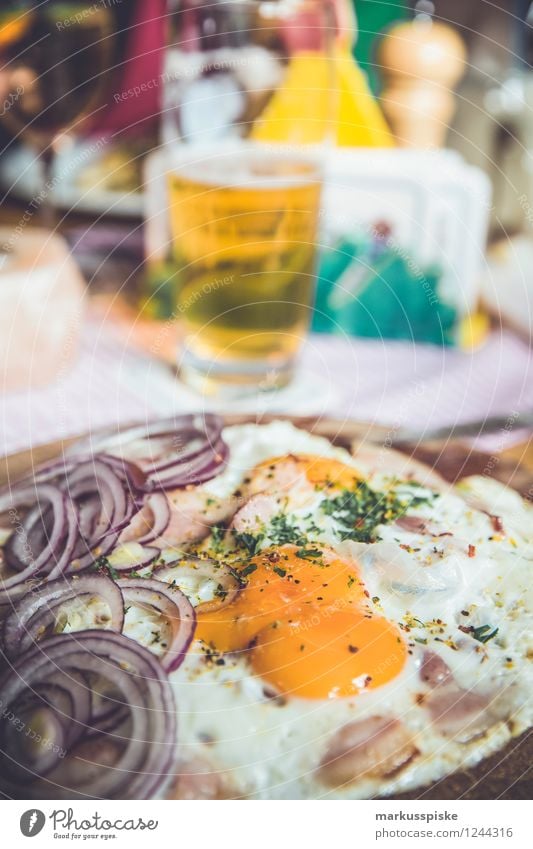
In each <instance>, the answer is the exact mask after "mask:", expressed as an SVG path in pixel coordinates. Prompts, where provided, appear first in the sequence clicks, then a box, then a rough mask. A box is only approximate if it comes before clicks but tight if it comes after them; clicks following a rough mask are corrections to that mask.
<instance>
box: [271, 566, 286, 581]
mask: <svg viewBox="0 0 533 849" xmlns="http://www.w3.org/2000/svg"><path fill="white" fill-rule="evenodd" d="M273 571H274V572H275V573H276V575H279V576H280V578H284V577H285V575H286V574H287V570H286V569H281V568H280V567H279V566H274V569H273Z"/></svg>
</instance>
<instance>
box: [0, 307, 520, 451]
mask: <svg viewBox="0 0 533 849" xmlns="http://www.w3.org/2000/svg"><path fill="white" fill-rule="evenodd" d="M0 405H1V416H0V437H1V448H2V453H12V452H15V451H18V450H21V449H24V448H27V447H29V446H30V445H36V444H42V443H46V442H50V441H53V440H56V439H59V438H62V437H66V436H70V435H74V434H77V433H81V432H85V431H87V430H89V429H91V430H92V429H96V428H99V427H105V426H110V425H111V426H113V425H116V424H117V423H119V422H122V423H125V422H130V421H132V420H143V419H145V418H153V417H155V416H157V415H165V414H169V413H171V412H174V411H186V410H193V409H205V408H207V407H208V404H207V402H206V400H205V399H204V398H201V397H199V396H195V395H194V394H192V393H191V392H189V391H186V390H184V389H183V388H182V387H181V386H180V384H179V383H178V381H177V380H176V378H175V377H174V375H173V374H172V372H171V370H170V368H168V367H167V366H166V365H164V364H162V363H161V362H159V361H157V360H154V359H153V358H151V357H149V356H148V355H147V354H145V353H144V352H142V351H140V350H138V349H136V348H134V347H132V346H131V344H129V343H128V342H127V341H125V339H124V337H123V336H120V335H118V334H117V333H114V332H113V330H112V329H111V328H110V327H109V325H101V324H98V323H94V322H93V323H88V324H87V325H86V326H85V328H84V331H83V338H82V344H81V352H80V355H79V357H78V359H77V360H76V362H75V364H74V365H73V366H72V368H71V369H70V371H69V372H68V373H67V374H65V375H63V376H62V378H61V380H59V381H58V382H57V383H55V384H54V385H52V386H49V387H47V388H44V389H38V390H32V391H21V392H18V393H15V394H11V395H4V396H3V397H1V399H0ZM250 408H251V409H252V410H257V409H261V410H270V411H279V412H287V413H291V414H298V413H301V414H314V413H322V414H329V415H331V416H335V417H349V418H357V419H364V420H373V421H377V422H380V423H383V424H387V425H390V426H391V427H395V428H398V427H404V426H408V427H415V428H419V429H421V430H422V429H424V428H428V427H436V426H440V425H445V424H452V423H454V422H466V421H469V420H475V419H479V418H483V417H484V416H487V415H494V414H502V415H504V416H509V417H510V422H511V425H512V419H513V416H514V414H515V413H516V412H519V411H521V410H525V409H533V352H532V351H531V350H530V349H529V347H528V346H527V345H525V344H524V343H523V342H522V341H520V340H519V339H518V338H517V337H515V336H514V335H512V334H511V333H510V332H507V331H504V332H494V333H493V334H492V335H491V336H490V337H489V338H488V340H487V341H486V343H485V344H484V345H483V346H482V347H481V348H479V349H478V350H476V351H473V352H468V353H466V352H461V351H457V350H451V349H441V348H437V347H430V346H421V345H413V344H409V343H404V342H382V341H378V340H361V339H342V338H337V337H331V336H318V335H315V336H311V337H310V338H309V340H308V341H307V343H306V346H305V348H304V350H303V352H302V356H301V363H300V369H299V376H298V379H297V381H296V382H295V385H294V387H293V388H292V389H290V390H285V391H283V392H279V393H275V394H272V393H270V394H268V393H265V394H264V395H262V396H261V398H260V399H259V400H258V401H257V402H255V403H254V404H251V403H250V402H248V403H247V404H242V403H241V404H240V405H239V407H238V408H236V407H235V405H233V406H232V410H233V411H235V410H236V409H238V410H239V411H248V409H250ZM513 438H516V434H513V429H512V426H510V427H509V429H508V430H506V431H505V432H504V433H503V434H500V435H498V436H497V437H493V438H492V442H491V441H490V440H489V442H487V443H486V444H485V447H486V448H490V449H491V450H498V449H499V448H504V447H506V445H507V444H508V443H509V442H510V441H512V440H513ZM484 439H485V440H487V439H488V438H487V437H485V438H484Z"/></svg>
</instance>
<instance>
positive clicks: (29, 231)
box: [0, 0, 533, 452]
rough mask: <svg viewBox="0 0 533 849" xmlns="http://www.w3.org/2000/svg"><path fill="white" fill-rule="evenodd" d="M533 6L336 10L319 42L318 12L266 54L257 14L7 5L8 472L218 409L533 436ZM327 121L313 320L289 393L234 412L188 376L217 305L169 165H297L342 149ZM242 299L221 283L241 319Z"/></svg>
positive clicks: (441, 3)
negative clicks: (127, 427) (266, 154)
mask: <svg viewBox="0 0 533 849" xmlns="http://www.w3.org/2000/svg"><path fill="white" fill-rule="evenodd" d="M530 5H531V4H530V3H529V2H526V0H499V2H498V0H491V2H488V0H470V2H468V3H465V2H459V0H435V2H429V0H420V2H401V0H388V2H385V0H383V2H381V0H355V2H353V0H324V3H323V4H322V6H323V10H322V11H323V14H324V15H325V21H326V23H325V24H323V28H324V32H325V34H326V35H325V37H324V44H322V43H320V44H318V42H317V36H316V33H317V25H316V22H313V19H312V17H310V16H311V15H312V13H311V11H310V9H309V8H307V7H306V5H305V3H303V5H302V6H298V4H297V3H296V2H295V3H291V0H269V2H265V3H263V4H262V6H263V10H262V14H263V18H264V20H266V21H267V24H268V20H269V16H270V20H271V25H267V24H265V23H264V20H263V25H262V29H261V36H260V37H257V38H256V37H255V36H254V38H253V39H252V38H250V32H251V28H250V24H249V21H248V18H247V17H246V14H248V13H247V12H246V8H247V6H250V3H249V2H248V4H246V3H245V2H243V3H239V0H232V2H224V1H223V0H221V2H218V3H217V2H210V3H201V2H199V0H183V2H178V1H177V0H142V2H141V0H93V2H87V3H80V2H53V0H44V2H38V0H35V2H17V0H13V2H9V0H7V2H6V0H4V2H3V3H2V8H1V10H0V192H1V198H2V203H1V209H0V371H1V382H0V392H1V410H2V416H1V421H0V433H1V435H2V441H3V446H2V447H3V449H4V452H10V451H17V450H19V449H22V448H25V447H27V446H28V445H30V444H36V443H43V442H46V441H51V440H53V439H56V438H60V437H64V436H68V435H71V434H75V433H79V432H83V431H86V430H87V429H89V428H90V427H91V428H92V427H99V426H107V425H110V424H114V423H115V422H118V421H123V422H126V421H132V420H134V419H138V418H144V417H146V416H147V415H148V416H155V415H159V414H166V413H168V412H169V411H173V410H184V409H195V408H216V409H221V410H223V411H227V410H231V411H238V412H251V413H254V414H260V413H262V412H264V411H270V412H284V413H290V414H313V415H327V416H335V417H340V418H346V417H350V418H358V419H363V420H367V419H368V420H372V421H379V422H381V423H383V424H385V425H387V426H389V427H390V428H391V432H394V431H397V430H400V429H402V428H408V427H410V428H412V429H418V431H420V432H421V433H423V432H424V431H425V430H427V431H429V430H431V429H432V428H436V427H450V428H453V427H454V426H458V425H461V424H465V423H471V425H472V434H473V435H476V434H480V435H482V439H485V440H487V439H489V440H490V439H492V443H490V442H486V445H489V444H491V445H493V446H494V445H496V448H501V447H502V446H504V445H506V444H507V443H510V442H512V441H513V440H515V439H519V438H520V437H521V435H522V436H523V431H522V430H521V427H522V426H524V425H525V424H527V421H528V416H529V415H530V411H531V410H533V365H532V362H531V314H532V309H531V304H532V301H533V277H532V275H531V273H530V269H531V267H533V158H532V153H533V109H532V106H533V73H532V69H531V61H532V52H533V39H532V24H533V9H532V8H530ZM283 6H286V7H288V9H289V12H290V17H287V16H285V17H284V15H285V14H286V13H285V12H284V11H283V13H282V11H281V10H282V7H283ZM254 14H255V12H254ZM230 16H231V17H230ZM283 20H285V24H284V23H283ZM228 21H231V25H230V24H229V23H228ZM280 21H281V23H280ZM235 22H237V23H235ZM239 22H240V23H239ZM228 34H229V35H228ZM326 42H327V44H326ZM272 57H274V58H275V61H274V59H273V58H272ZM324 62H325V64H324ZM318 122H320V126H321V127H322V126H323V127H326V124H327V133H326V132H325V131H324V135H327V140H326V141H325V142H324V145H323V156H324V174H323V179H322V181H321V187H322V193H321V200H320V208H319V209H318V218H317V221H318V225H317V231H316V235H315V236H314V237H313V240H314V241H313V248H314V254H315V260H314V265H313V272H312V275H311V276H312V283H311V284H310V285H311V289H310V290H309V291H310V292H311V295H310V297H311V306H310V308H309V317H308V318H306V319H305V322H304V323H305V328H304V330H303V331H298V332H299V333H300V335H301V337H302V339H301V340H300V339H299V344H300V341H301V342H302V347H301V349H299V352H298V355H297V356H298V360H297V366H296V369H295V371H294V375H292V371H291V378H292V379H291V380H290V382H288V383H287V385H281V384H279V383H278V382H277V378H276V376H275V369H274V368H273V370H272V373H270V372H269V371H268V370H267V371H266V372H265V373H264V374H262V376H261V380H260V381H258V383H257V385H256V386H255V387H254V392H253V393H250V392H246V393H242V394H239V393H238V392H237V393H233V394H232V395H231V397H230V396H228V395H227V394H226V395H221V394H219V393H217V391H216V390H214V389H213V386H212V384H211V383H209V381H207V382H205V384H203V383H201V382H198V381H196V383H193V384H191V382H190V381H183V380H182V379H181V378H182V377H183V375H182V374H181V372H182V370H183V368H184V366H183V361H182V355H181V351H182V349H183V346H184V344H185V343H184V339H185V337H186V334H187V333H188V332H190V329H189V330H187V322H189V323H190V321H191V320H192V319H191V304H192V302H191V298H190V297H189V300H188V302H187V300H185V302H184V301H183V291H184V289H183V286H184V282H183V280H184V277H183V275H184V271H183V269H184V268H185V265H184V263H183V262H182V264H181V265H179V264H177V260H176V252H175V250H174V249H173V245H174V240H176V239H178V240H179V238H180V237H181V238H182V237H183V234H180V232H176V226H178V225H176V223H175V222H176V220H177V219H176V218H172V214H171V211H170V210H171V209H172V208H173V204H175V203H176V201H173V199H172V197H171V196H169V191H168V185H167V183H165V179H166V177H167V176H168V173H169V171H170V170H171V166H170V165H169V164H168V163H169V161H170V160H169V156H173V155H174V153H175V151H176V150H179V149H181V147H180V146H182V145H187V143H188V142H189V141H190V139H191V138H194V139H195V140H198V138H199V139H200V140H201V141H202V143H203V142H206V141H208V142H209V145H210V149H211V150H212V149H213V147H214V148H216V146H217V145H222V144H224V143H226V141H227V140H230V141H232V142H236V140H239V143H241V142H242V143H248V142H250V141H251V140H252V141H254V142H256V143H261V144H262V145H263V146H267V147H268V146H269V145H270V146H274V145H285V148H286V150H287V151H289V152H292V153H294V151H295V150H296V147H297V146H298V149H299V148H300V147H301V146H302V145H309V144H311V145H315V144H316V142H317V140H318V139H317V138H315V137H314V135H313V134H312V133H311V131H310V130H309V128H310V127H313V128H314V130H315V131H316V128H317V126H318ZM322 141H323V140H322V139H321V142H322ZM263 149H266V148H265V147H264V148H263ZM178 202H179V203H182V201H181V200H179V199H178ZM290 202H291V203H292V201H290ZM284 203H285V201H284ZM287 203H289V201H288V200H287ZM192 214H193V212H192V210H188V211H187V215H185V219H187V216H188V215H192ZM194 214H196V212H194ZM199 214H200V215H201V214H202V213H201V212H200V213H199ZM205 214H206V215H207V213H205ZM209 214H210V213H209ZM182 217H183V216H182ZM180 226H182V227H186V224H182V225H180ZM201 250H202V245H200V252H201ZM205 250H206V251H207V246H206V248H205ZM221 269H222V271H223V268H222V266H220V268H219V269H218V272H220V273H218V272H217V273H218V277H217V279H222V277H223V275H222V277H221ZM307 276H308V277H309V274H308V275H307ZM204 285H207V284H204ZM208 285H209V287H211V288H210V292H212V290H213V282H212V280H211V281H210V282H209V284H208ZM236 285H237V284H236V283H235V281H234V282H233V283H232V285H231V286H228V287H226V289H224V287H223V286H222V285H218V284H217V287H215V288H218V289H220V291H219V292H218V297H219V301H217V303H218V304H219V307H217V309H219V310H220V311H222V312H223V311H224V306H225V302H224V300H223V298H224V297H226V296H227V297H229V296H230V294H231V293H232V292H233V290H234V288H235V286H236ZM265 286H266V289H265V291H266V292H267V294H268V292H269V288H268V287H269V286H270V283H269V282H268V280H267V282H266V283H265ZM240 291H241V293H244V295H243V297H246V292H247V291H248V290H246V289H245V288H241V289H240ZM221 292H222V294H221ZM205 294H206V290H205V289H204V295H205ZM195 297H196V296H195ZM180 298H181V300H180ZM220 299H222V300H220ZM193 300H194V298H193ZM184 303H185V305H184ZM220 304H221V306H220ZM273 320H274V321H279V320H280V319H279V317H278V318H276V317H274V319H273ZM210 322H211V319H205V326H207V325H209V323H210ZM308 326H309V329H307V328H308ZM278 329H279V328H278ZM247 330H249V328H248V329H247ZM264 330H265V329H264V328H261V333H264ZM203 332H205V330H204V331H203ZM253 332H255V331H253ZM276 338H277V337H276ZM274 344H277V343H274ZM274 353H275V352H274ZM212 356H213V362H214V361H215V359H216V357H215V354H212ZM217 356H218V355H217ZM492 417H496V418H497V424H494V423H493V425H492V428H491V429H492V435H489V436H485V435H484V434H485V431H487V430H489V428H488V427H487V426H486V424H484V423H486V421H487V419H489V418H492Z"/></svg>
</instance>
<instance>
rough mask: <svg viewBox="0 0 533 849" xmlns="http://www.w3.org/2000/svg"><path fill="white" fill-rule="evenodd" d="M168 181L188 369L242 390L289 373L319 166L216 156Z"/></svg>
mask: <svg viewBox="0 0 533 849" xmlns="http://www.w3.org/2000/svg"><path fill="white" fill-rule="evenodd" d="M168 180H169V184H168V191H169V206H170V208H169V215H170V226H171V235H172V264H173V265H174V268H175V280H176V290H175V291H176V294H175V297H176V306H177V313H178V315H179V316H180V317H181V318H182V321H183V325H184V330H185V335H186V357H185V362H186V363H187V362H188V363H189V365H193V366H195V367H196V368H198V367H199V365H201V364H203V369H204V371H206V372H207V371H208V372H209V373H210V374H211V375H212V376H213V377H214V378H216V376H217V375H220V374H222V373H224V375H225V377H226V379H227V378H228V376H229V377H230V379H231V374H232V372H234V373H235V375H237V373H238V374H239V375H240V378H239V380H240V381H246V379H247V377H246V375H249V378H250V380H255V379H257V378H258V377H259V378H260V377H261V376H267V375H268V374H269V373H271V372H272V370H273V369H274V370H276V369H281V370H283V369H285V367H286V366H288V364H289V363H290V361H291V360H292V358H293V357H294V355H295V353H296V351H297V350H298V348H299V346H300V343H301V340H302V336H303V335H304V333H305V331H306V328H307V325H308V322H309V317H310V307H311V305H312V299H313V292H314V262H315V244H316V238H317V223H318V211H319V201H320V189H321V185H320V171H319V167H318V164H317V162H316V161H314V160H313V159H312V157H310V156H304V155H303V154H302V153H296V154H291V153H285V152H283V151H276V150H275V149H273V148H272V147H267V146H253V145H250V146H242V147H239V148H238V149H235V150H233V151H229V152H227V151H226V152H223V153H221V152H219V153H216V152H215V151H213V150H212V149H211V151H210V153H209V155H207V156H205V155H204V156H202V155H201V154H200V152H199V151H196V152H195V153H192V154H191V153H189V155H188V159H187V160H186V161H185V162H183V163H181V164H180V165H179V166H177V167H176V168H174V169H173V170H172V171H171V173H170V174H169V176H168ZM289 376H290V375H289V374H288V372H287V375H286V377H287V379H288V377H289Z"/></svg>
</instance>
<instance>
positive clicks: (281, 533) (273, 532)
mask: <svg viewBox="0 0 533 849" xmlns="http://www.w3.org/2000/svg"><path fill="white" fill-rule="evenodd" d="M268 537H269V539H270V540H271V541H272V544H273V545H286V544H287V543H292V544H293V545H305V543H306V539H305V536H304V535H303V534H302V532H301V530H300V529H299V528H298V527H297V526H296V525H294V524H292V523H291V522H290V521H289V519H288V518H287V516H286V515H285V513H278V515H277V516H273V517H272V519H271V522H270V527H269V529H268Z"/></svg>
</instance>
